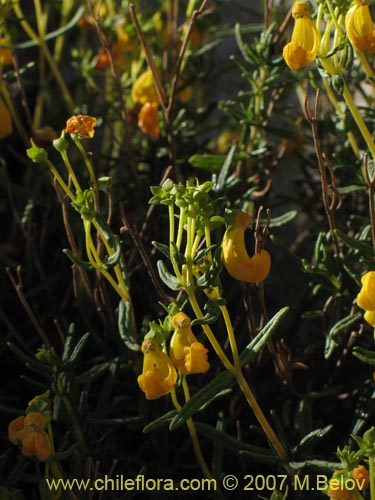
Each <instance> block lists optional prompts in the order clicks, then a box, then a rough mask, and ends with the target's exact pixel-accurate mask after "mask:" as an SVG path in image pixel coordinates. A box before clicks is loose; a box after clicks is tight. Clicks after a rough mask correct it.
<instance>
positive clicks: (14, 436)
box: [8, 413, 52, 462]
mask: <svg viewBox="0 0 375 500" xmlns="http://www.w3.org/2000/svg"><path fill="white" fill-rule="evenodd" d="M45 427H46V420H45V418H44V416H43V415H42V414H41V413H28V414H27V415H26V416H21V417H18V418H16V419H14V420H12V421H11V422H10V424H9V426H8V437H9V441H10V442H11V443H12V444H18V443H20V444H21V446H22V453H23V454H24V455H25V456H35V457H36V458H37V459H38V460H40V461H42V462H44V461H45V460H47V459H48V458H49V457H50V455H51V453H52V446H51V442H50V439H49V437H48V434H47V433H46V431H45V430H44V429H45Z"/></svg>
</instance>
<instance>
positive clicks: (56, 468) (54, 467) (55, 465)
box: [51, 460, 78, 500]
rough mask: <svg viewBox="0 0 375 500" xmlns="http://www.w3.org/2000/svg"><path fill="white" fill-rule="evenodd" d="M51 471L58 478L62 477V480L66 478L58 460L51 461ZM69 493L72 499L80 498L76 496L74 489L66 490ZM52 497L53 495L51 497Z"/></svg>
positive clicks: (68, 495)
mask: <svg viewBox="0 0 375 500" xmlns="http://www.w3.org/2000/svg"><path fill="white" fill-rule="evenodd" d="M51 472H52V474H53V477H54V478H55V479H56V480H59V479H61V481H63V480H64V477H63V475H62V474H61V471H60V467H59V464H58V462H57V461H56V460H53V461H52V462H51ZM64 493H66V494H67V497H68V498H70V500H78V498H77V497H76V495H75V494H74V493H73V491H71V490H65V492H64ZM51 498H52V497H51Z"/></svg>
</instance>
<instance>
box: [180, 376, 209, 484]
mask: <svg viewBox="0 0 375 500" xmlns="http://www.w3.org/2000/svg"><path fill="white" fill-rule="evenodd" d="M182 388H183V391H184V396H185V401H186V402H188V401H189V400H190V391H189V386H188V384H187V381H186V377H185V376H183V378H182ZM186 425H187V427H188V429H189V434H190V438H191V441H192V443H193V447H194V452H195V456H196V457H197V460H198V462H199V465H200V466H201V469H202V472H203V474H204V475H205V477H206V478H208V479H212V474H211V472H210V470H209V468H208V466H207V464H206V461H205V459H204V456H203V453H202V450H201V446H200V444H199V439H198V436H197V430H196V428H195V424H194V421H193V419H192V418H191V417H190V418H188V419H187V420H186Z"/></svg>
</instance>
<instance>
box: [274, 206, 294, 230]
mask: <svg viewBox="0 0 375 500" xmlns="http://www.w3.org/2000/svg"><path fill="white" fill-rule="evenodd" d="M297 214H298V210H290V211H289V212H286V213H285V214H283V215H280V216H279V217H273V218H272V219H271V221H270V228H273V227H282V226H285V224H288V223H289V222H291V221H292V220H293V219H295V218H296V217H297Z"/></svg>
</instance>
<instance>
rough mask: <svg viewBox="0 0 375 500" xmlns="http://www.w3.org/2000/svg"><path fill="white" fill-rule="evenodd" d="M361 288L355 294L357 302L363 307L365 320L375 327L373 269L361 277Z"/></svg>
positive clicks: (374, 272)
mask: <svg viewBox="0 0 375 500" xmlns="http://www.w3.org/2000/svg"><path fill="white" fill-rule="evenodd" d="M361 282H362V288H361V291H360V292H359V294H358V295H357V304H358V306H359V307H360V308H361V309H364V310H365V311H366V312H365V320H366V321H367V323H370V325H371V326H373V327H375V271H369V272H368V273H366V274H365V275H364V276H362V278H361Z"/></svg>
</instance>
